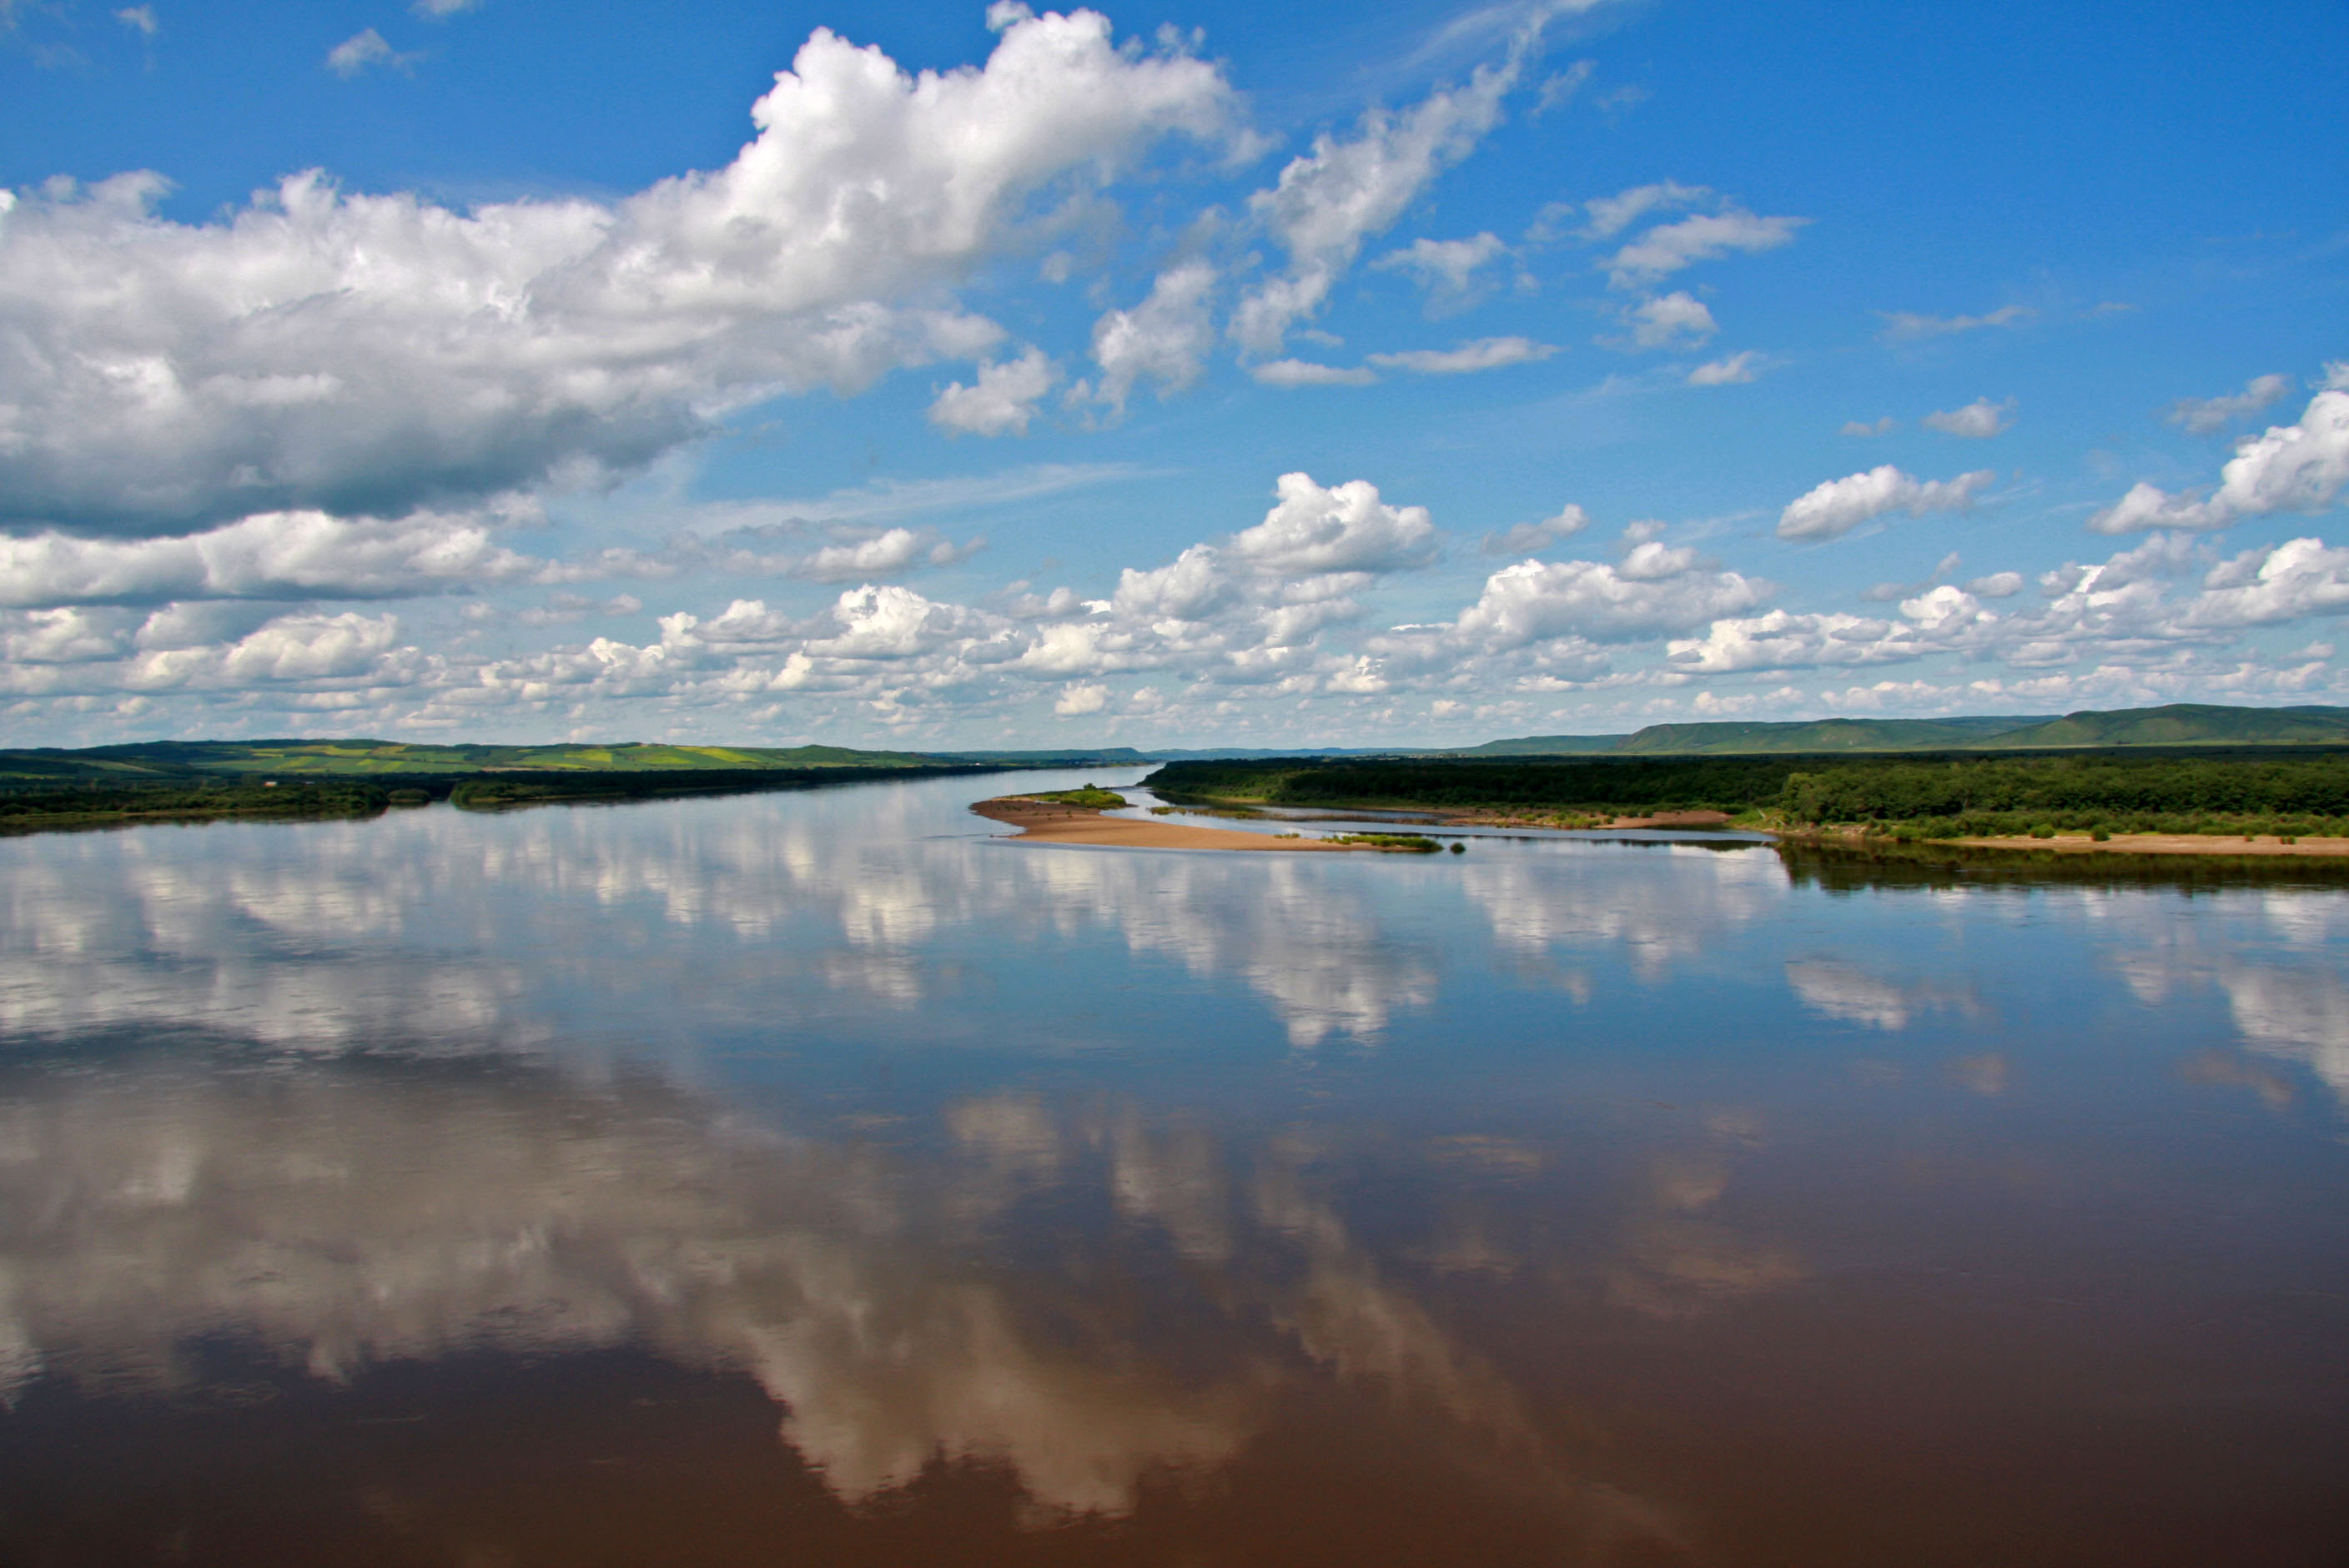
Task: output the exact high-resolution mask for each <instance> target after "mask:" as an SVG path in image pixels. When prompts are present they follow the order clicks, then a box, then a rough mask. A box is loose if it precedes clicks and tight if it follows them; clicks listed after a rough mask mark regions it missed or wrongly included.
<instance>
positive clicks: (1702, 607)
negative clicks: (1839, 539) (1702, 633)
mask: <svg viewBox="0 0 2349 1568" xmlns="http://www.w3.org/2000/svg"><path fill="white" fill-rule="evenodd" d="M1766 592H1767V585H1766V584H1764V583H1757V582H1755V581H1754V580H1753V579H1751V578H1747V577H1744V576H1740V575H1739V574H1738V573H1734V572H1721V571H1714V570H1712V569H1710V568H1708V567H1706V566H1705V565H1703V564H1702V562H1698V561H1697V560H1696V559H1695V557H1694V553H1693V552H1689V551H1673V550H1668V549H1666V547H1665V546H1663V545H1661V544H1659V543H1657V542H1652V541H1651V542H1648V543H1645V544H1641V545H1640V546H1638V547H1637V548H1636V549H1634V550H1633V551H1632V552H1630V556H1629V557H1628V558H1627V559H1626V560H1625V561H1624V562H1622V563H1621V564H1620V565H1619V566H1611V565H1609V564H1607V563H1606V562H1599V561H1558V562H1540V561H1526V562H1519V563H1517V564H1516V565H1515V566H1506V567H1503V568H1502V569H1501V570H1500V571H1498V572H1495V573H1493V574H1492V576H1490V577H1488V578H1486V579H1485V587H1484V591H1483V593H1480V594H1478V595H1477V599H1476V602H1475V603H1474V604H1471V605H1470V606H1469V607H1468V608H1467V609H1465V610H1464V611H1462V612H1461V614H1460V615H1459V617H1458V619H1457V620H1456V621H1454V623H1453V624H1451V625H1450V626H1448V627H1443V628H1439V629H1438V631H1439V633H1440V635H1438V636H1437V637H1435V638H1434V639H1433V641H1432V642H1430V641H1429V640H1428V639H1426V638H1425V637H1423V636H1422V637H1413V636H1411V635H1408V634H1390V636H1389V637H1388V638H1387V639H1385V640H1384V641H1385V645H1386V647H1387V649H1388V650H1389V651H1392V652H1395V653H1405V652H1411V651H1419V652H1421V653H1423V655H1427V656H1443V655H1446V654H1447V653H1450V652H1452V651H1454V650H1461V649H1467V648H1474V649H1477V650H1481V651H1483V652H1485V653H1504V652H1507V651H1510V650H1513V649H1518V648H1524V647H1526V646H1527V645H1531V644H1534V643H1537V642H1543V641H1547V640H1551V639H1556V638H1567V637H1570V638H1577V639H1580V640H1584V641H1588V642H1591V643H1622V642H1630V641H1634V640H1636V639H1638V638H1640V637H1647V636H1654V635H1658V634H1663V633H1668V632H1677V631H1685V630H1687V629H1689V628H1690V627H1692V626H1699V625H1702V624H1705V623H1706V622H1708V621H1711V620H1713V619H1715V618H1716V617H1719V616H1723V615H1732V614H1736V613H1737V612H1739V611H1741V610H1744V609H1748V608H1751V607H1752V606H1753V605H1754V603H1757V602H1759V601H1760V600H1761V598H1762V597H1763V595H1764V593H1766ZM1415 645H1416V648H1415Z"/></svg>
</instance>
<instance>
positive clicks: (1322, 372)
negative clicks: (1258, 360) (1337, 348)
mask: <svg viewBox="0 0 2349 1568" xmlns="http://www.w3.org/2000/svg"><path fill="white" fill-rule="evenodd" d="M1248 374H1249V375H1250V376H1252V377H1255V378H1256V379H1257V380H1258V381H1261V382H1263V383H1264V384H1265V385H1266V386H1268V387H1368V386H1369V385H1370V384H1371V383H1372V382H1373V381H1376V380H1377V379H1378V378H1379V377H1378V372H1377V371H1375V370H1371V369H1369V368H1367V367H1365V366H1338V365H1316V364H1315V363H1313V362H1312V361H1311V360H1309V359H1275V360H1272V361H1270V362H1269V363H1268V364H1264V365H1252V366H1249V367H1248Z"/></svg>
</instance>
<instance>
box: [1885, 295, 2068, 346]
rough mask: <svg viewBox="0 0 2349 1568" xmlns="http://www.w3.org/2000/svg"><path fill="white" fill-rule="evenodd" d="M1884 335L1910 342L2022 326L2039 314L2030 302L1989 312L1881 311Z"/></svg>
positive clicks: (2003, 306) (1890, 338)
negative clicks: (1927, 313) (1931, 312)
mask: <svg viewBox="0 0 2349 1568" xmlns="http://www.w3.org/2000/svg"><path fill="white" fill-rule="evenodd" d="M1876 314H1877V315H1878V316H1879V317H1881V318H1882V319H1883V322H1884V333H1883V335H1884V337H1885V338H1886V339H1887V340H1888V341H1890V342H1895V343H1899V342H1907V341H1910V340H1912V339H1916V338H1920V337H1946V336H1948V335H1951V334H1952V333H1960V332H1978V331H1980V330H1981V329H1982V328H1983V327H1986V326H2020V325H2023V323H2024V322H2026V321H2029V320H2030V319H2031V318H2032V317H2033V316H2035V315H2038V314H2039V313H2038V312H2037V311H2035V310H2033V309H2032V308H2031V307H2030V306H2029V305H2027V304H2005V305H2001V306H1999V307H1998V309H1996V310H1994V311H1992V312H1990V313H1989V314H1988V315H1916V314H1915V313H1913V312H1910V311H1895V310H1880V311H1878V312H1877V313H1876Z"/></svg>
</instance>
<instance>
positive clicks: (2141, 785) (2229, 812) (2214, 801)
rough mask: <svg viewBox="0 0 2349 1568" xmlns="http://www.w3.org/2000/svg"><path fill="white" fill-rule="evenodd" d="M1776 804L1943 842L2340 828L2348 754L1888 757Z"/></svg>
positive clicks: (1809, 785) (1802, 782)
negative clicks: (2047, 833)
mask: <svg viewBox="0 0 2349 1568" xmlns="http://www.w3.org/2000/svg"><path fill="white" fill-rule="evenodd" d="M1777 808H1778V810H1779V812H1780V813H1781V814H1782V815H1783V816H1784V817H1785V820H1787V821H1789V822H1795V823H1801V824H1806V825H1825V824H1828V823H1880V824H1899V825H1902V826H1906V827H1909V828H1910V829H1911V830H1913V831H1914V832H1915V833H1916V834H1917V835H1918V836H1921V837H1934V838H1971V837H1981V836H1989V835H1994V834H2007V833H2017V832H2031V831H2034V830H2041V829H2053V830H2057V831H2081V830H2086V831H2091V832H2094V831H2099V830H2101V831H2105V832H2111V833H2190V832H2209V831H2229V830H2251V829H2257V830H2261V831H2275V832H2282V833H2283V834H2286V835H2293V834H2311V833H2330V832H2339V831H2342V830H2344V826H2345V825H2349V822H2345V821H2344V820H2349V756H2342V755H2339V754H2333V755H2327V756H2322V757H2304V758H2284V759H2278V760H2257V761H2255V760H2249V759H2242V758H2229V759H2212V758H2199V757H2177V758H2137V757H2112V756H2090V757H2065V758H1998V759H1995V760H1985V761H1979V762H1956V761H1945V762H1937V763H1930V764H1927V763H1919V762H1914V761H1909V760H1908V759H1905V758H1904V759H1901V760H1899V761H1893V760H1889V759H1879V760H1876V761H1873V762H1870V763H1868V764H1865V765H1862V766H1857V767H1848V768H1826V769H1816V770H1815V771H1804V772H1798V773H1795V774H1793V775H1790V776H1789V777H1788V779H1787V780H1786V783H1785V789H1783V790H1782V792H1781V794H1780V797H1779V799H1778V802H1777Z"/></svg>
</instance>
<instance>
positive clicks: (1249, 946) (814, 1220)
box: [0, 776, 2349, 1568]
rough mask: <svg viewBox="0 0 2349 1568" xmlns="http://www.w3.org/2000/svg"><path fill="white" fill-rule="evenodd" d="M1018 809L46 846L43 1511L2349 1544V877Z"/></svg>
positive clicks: (428, 1528) (1033, 1557)
mask: <svg viewBox="0 0 2349 1568" xmlns="http://www.w3.org/2000/svg"><path fill="white" fill-rule="evenodd" d="M1075 781H1077V780H1076V779H1074V778H1071V779H1066V780H1063V779H1059V778H1058V777H1053V778H1050V779H1046V778H1041V777H1039V776H1028V777H1026V778H1023V779H1021V780H1019V782H1020V783H1022V784H1028V785H1035V786H1039V787H1040V786H1042V785H1044V784H1048V783H1050V784H1058V783H1061V782H1075ZM1103 781H1104V782H1110V781H1112V780H1110V779H1103ZM1005 787H1007V786H1006V785H1004V784H1002V783H1000V782H998V781H993V780H985V779H981V780H972V779H950V780H945V781H941V782H936V783H925V784H916V785H884V786H873V787H861V788H854V789H834V790H827V791H821V792H810V793H802V794H779V795H759V796H749V797H738V798H734V799H714V800H703V801H688V802H680V803H666V804H653V805H638V806H629V807H617V808H571V809H560V808H558V809H549V810H532V811H526V812H519V813H514V814H510V815H502V816H482V815H468V814H460V813H458V812H455V811H452V810H447V809H440V808H436V809H432V810H420V811H414V812H409V813H403V814H398V815H395V816H393V817H390V818H388V819H384V820H378V821H373V822H362V823H320V824H310V825H301V826H285V825H214V826H210V827H201V828H186V827H169V828H144V829H139V830H130V831H123V832H109V833H90V834H73V835H48V836H41V837H35V838H25V839H17V840H14V841H5V842H0V1045H5V1048H0V1396H5V1406H0V1561H5V1562H6V1563H114V1562H126V1563H128V1562H197V1563H326V1562H331V1563H419V1564H424V1563H430V1564H483V1565H487V1564H524V1563H560V1564H568V1563H655V1562H657V1563H681V1564H693V1563H793V1564H806V1563H909V1562H956V1563H1055V1564H1057V1563H1069V1564H1079V1563H1083V1564H1092V1563H1150V1564H1160V1563H1164V1564H1169V1565H1174V1564H1215V1563H1281V1564H1310V1563H1594V1564H1616V1563H1623V1564H1632V1563H1640V1564H1647V1563H1656V1564H1667V1563H1669V1564H1678V1563H1707V1564H1712V1563H1718V1564H1747V1563H1761V1564H1782V1563H1783V1564H1805V1565H1820V1564H1846V1563H1848V1564H1940V1563H1949V1564H1987V1563H2080V1564H2089V1563H2116V1564H2120V1563H2126V1564H2155V1563H2180V1564H2186V1563H2193V1564H2205V1563H2280V1564H2281V1563H2291V1564H2299V1563H2309V1564H2324V1565H2329V1568H2337V1565H2339V1564H2341V1563H2344V1562H2349V1144H2344V1138H2349V978H2344V974H2345V973H2349V965H2344V958H2349V894H2344V892H2338V891H2333V890H2330V889H2327V888H2325V887H2323V886H2298V885H2292V884H2291V883H2289V882H2280V883H2272V884H2260V883H2243V884H2240V885H2227V882H2226V878H2225V877H2224V876H2223V875H2214V874H2213V873H2209V872H2197V873H2193V878H2194V880H2192V881H2190V882H2189V881H2182V882H2176V883H2170V882H2165V881H2163V880H2162V879H2161V878H2155V879H2153V880H2151V881H2140V880H2137V879H2135V878H2131V877H2127V876H2116V877H2114V878H2112V879H2110V880H2107V881H2105V882H2095V881H2075V882H2033V881H2032V880H2030V878H2029V876H2028V875H2015V876H2005V877H2001V876H1984V877H1979V878H1971V879H1969V878H1951V877H1948V876H1930V875H1919V874H1916V873H1914V872H1904V871H1902V870H1901V869H1899V868H1889V869H1872V868H1868V867H1865V866H1858V867H1855V866H1851V865H1848V864H1837V863H1833V862H1803V861H1789V860H1787V859H1784V858H1782V857H1781V856H1780V854H1779V853H1778V852H1777V851H1775V850H1774V849H1772V848H1769V847H1767V846H1761V845H1752V844H1745V845H1733V846H1730V847H1719V846H1706V845H1702V844H1697V843H1690V842H1677V843H1676V842H1646V843H1625V842H1606V841H1592V840H1587V839H1584V840H1575V839H1562V838H1548V839H1533V838H1508V837H1479V838H1476V839H1475V840H1473V841H1471V847H1470V848H1469V850H1468V852H1467V853H1465V854H1464V855H1459V856H1454V855H1443V856H1438V857H1400V856H1368V855H1362V856H1335V855H1332V856H1297V857H1288V856H1273V855H1264V856H1253V855H1239V856H1234V855H1217V854H1213V853H1166V852H1134V851H1102V850H1088V849H1081V848H1051V849H1038V848H1023V847H1019V846H1015V845H1012V844H1009V843H1007V842H1004V841H999V840H996V839H993V838H990V837H989V835H990V834H992V833H994V832H997V831H999V829H997V828H996V827H995V826H994V825H993V824H990V823H988V822H985V821H982V820H978V819H977V818H973V817H971V816H969V815H968V813H967V811H966V810H964V808H965V806H966V805H967V803H968V801H969V800H970V799H973V798H974V797H976V796H978V795H979V794H983V793H993V792H997V791H998V790H999V789H1002V788H1005ZM2180 874H2181V875H2184V874H2185V873H2180Z"/></svg>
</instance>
